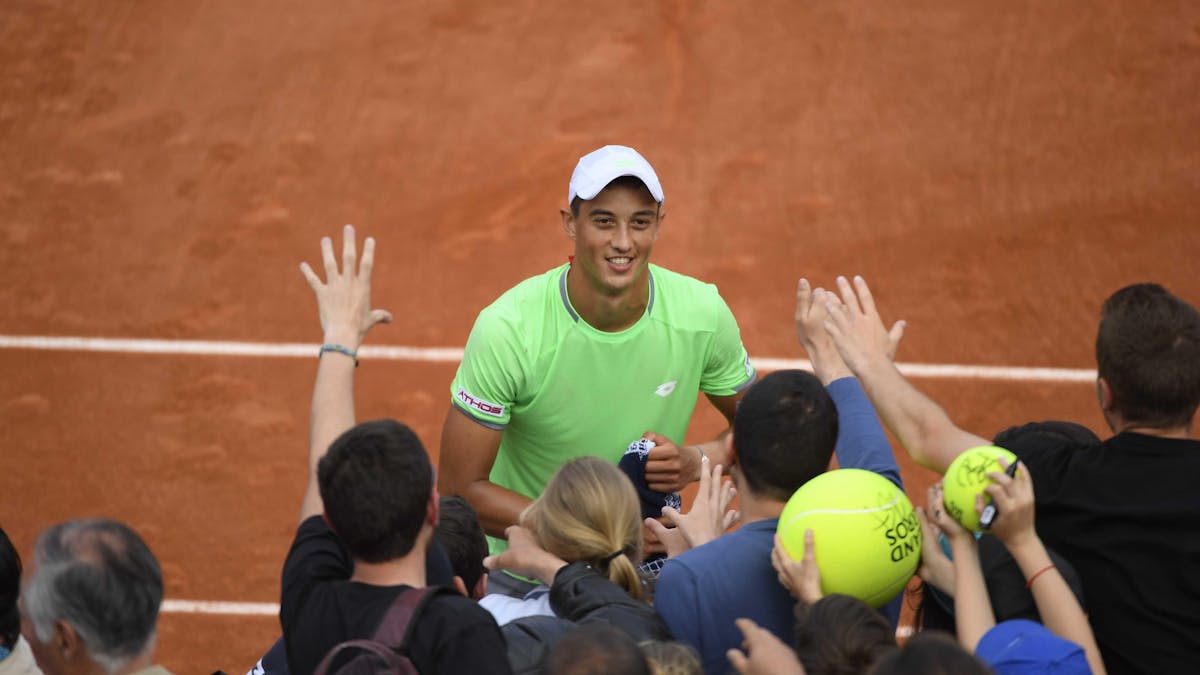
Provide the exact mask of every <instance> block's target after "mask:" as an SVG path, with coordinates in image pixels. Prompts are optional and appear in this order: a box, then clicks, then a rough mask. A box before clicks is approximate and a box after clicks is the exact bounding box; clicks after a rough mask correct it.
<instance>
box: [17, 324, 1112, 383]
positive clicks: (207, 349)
mask: <svg viewBox="0 0 1200 675" xmlns="http://www.w3.org/2000/svg"><path fill="white" fill-rule="evenodd" d="M0 349H37V350H50V351H83V352H109V353H127V354H187V355H196V356H268V357H293V358H295V357H302V358H310V357H312V356H314V355H315V354H316V352H317V345H315V344H308V343H300V342H223V341H214V340H150V339H132V338H96V337H60V336H44V335H0ZM359 355H360V356H361V357H363V358H365V359H382V360H385V361H419V362H425V363H458V362H459V361H461V360H462V355H463V350H462V349H461V348H459V347H407V346H402V345H395V346H387V345H367V346H364V347H363V348H362V349H361V350H359ZM750 360H751V361H752V362H753V363H754V365H755V366H756V367H757V368H759V369H760V370H763V371H772V370H785V369H789V368H800V369H803V370H812V364H811V363H810V362H809V361H808V360H806V359H782V358H773V357H761V358H760V357H751V359H750ZM899 367H900V371H901V372H902V373H904V374H905V375H907V376H909V377H914V378H926V379H965V380H1009V381H1018V382H1094V381H1095V379H1096V371H1094V370H1088V369H1083V368H1023V367H1013V366H971V365H961V364H952V363H901V364H899Z"/></svg>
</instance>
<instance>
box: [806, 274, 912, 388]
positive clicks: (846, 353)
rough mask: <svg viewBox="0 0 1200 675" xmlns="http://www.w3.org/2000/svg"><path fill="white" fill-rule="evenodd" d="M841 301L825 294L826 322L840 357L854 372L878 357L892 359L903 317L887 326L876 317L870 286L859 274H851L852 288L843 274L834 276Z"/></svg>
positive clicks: (901, 335) (900, 332)
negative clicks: (827, 314) (852, 276)
mask: <svg viewBox="0 0 1200 675" xmlns="http://www.w3.org/2000/svg"><path fill="white" fill-rule="evenodd" d="M837 285H838V292H839V293H840V294H841V302H840V303H839V302H837V301H836V299H835V298H833V297H832V294H829V295H828V296H827V297H826V298H825V307H826V310H827V311H828V313H829V318H828V319H827V320H826V322H825V330H826V331H828V333H829V335H830V337H832V338H833V342H834V344H835V345H837V350H838V353H839V354H841V355H842V360H843V361H845V362H846V365H847V366H849V367H850V369H851V370H853V371H854V372H855V373H858V372H860V371H861V370H863V369H865V368H867V367H868V366H869V365H870V364H872V363H874V362H876V361H878V360H880V359H887V360H889V361H890V360H892V359H894V358H895V356H896V350H897V348H898V347H899V345H900V339H901V338H902V337H903V336H904V326H905V323H904V322H903V321H897V322H896V323H894V324H892V327H891V329H890V330H889V329H888V328H886V327H885V326H884V324H883V319H881V318H880V317H879V310H878V309H876V307H875V299H874V297H873V296H872V295H871V289H870V287H868V286H867V282H866V280H864V279H863V278H862V277H859V276H856V277H854V286H853V288H852V287H851V285H850V282H849V281H847V280H846V277H838V278H837Z"/></svg>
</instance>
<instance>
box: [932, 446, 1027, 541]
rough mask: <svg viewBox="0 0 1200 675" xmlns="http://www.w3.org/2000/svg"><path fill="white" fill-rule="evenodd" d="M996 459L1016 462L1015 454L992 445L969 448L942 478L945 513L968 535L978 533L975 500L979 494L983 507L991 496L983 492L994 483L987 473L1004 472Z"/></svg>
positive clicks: (952, 463) (957, 458)
mask: <svg viewBox="0 0 1200 675" xmlns="http://www.w3.org/2000/svg"><path fill="white" fill-rule="evenodd" d="M1000 457H1003V458H1004V459H1006V460H1008V462H1009V463H1010V464H1011V463H1013V462H1016V461H1017V456H1016V455H1014V454H1012V453H1011V452H1009V451H1008V450H1005V449H1004V448H999V447H996V446H994V445H981V446H979V447H976V448H971V449H970V450H966V451H964V452H963V453H962V454H961V455H959V456H958V457H955V458H954V461H953V462H951V463H950V468H948V469H946V475H945V477H944V478H943V479H942V493H943V497H942V499H943V501H944V502H945V503H946V513H949V514H950V517H951V518H954V519H955V520H957V521H958V522H959V524H960V525H962V526H963V527H965V528H966V529H968V530H971V531H972V532H979V531H980V530H981V528H980V526H979V512H978V511H976V510H975V497H976V496H977V495H983V503H984V504H987V503H989V502H990V501H991V497H990V496H989V495H988V494H987V493H986V492H984V491H983V489H984V488H986V487H987V486H989V485H991V484H992V483H993V482H994V481H992V479H991V478H988V476H987V474H988V473H993V472H994V473H1004V466H1002V465H1001V464H1000V462H999V461H998V459H999V458H1000Z"/></svg>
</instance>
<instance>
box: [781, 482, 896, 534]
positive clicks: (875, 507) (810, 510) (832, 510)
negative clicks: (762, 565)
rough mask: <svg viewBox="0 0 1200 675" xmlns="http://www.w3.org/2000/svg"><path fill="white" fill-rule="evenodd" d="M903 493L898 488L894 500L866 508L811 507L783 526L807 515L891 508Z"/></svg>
mask: <svg viewBox="0 0 1200 675" xmlns="http://www.w3.org/2000/svg"><path fill="white" fill-rule="evenodd" d="M901 494H902V493H901V492H900V490H899V489H897V490H896V494H895V495H892V501H890V502H888V503H886V504H880V505H878V506H870V507H865V508H861V509H809V510H808V511H801V512H800V513H797V514H794V515H792V517H791V518H788V519H787V522H786V523H784V525H783V526H784V527H790V526H791V525H792V523H794V522H796V521H797V520H799V519H800V518H803V517H805V516H811V515H824V514H836V515H846V514H851V513H874V512H875V511H880V510H883V509H890V508H892V507H893V506H895V505H896V504H897V503H898V502H899V501H900V496H901Z"/></svg>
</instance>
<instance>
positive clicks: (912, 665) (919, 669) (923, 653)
mask: <svg viewBox="0 0 1200 675" xmlns="http://www.w3.org/2000/svg"><path fill="white" fill-rule="evenodd" d="M868 672H869V673H870V675H992V671H990V670H988V667H987V666H985V665H983V662H981V661H980V660H979V659H977V658H975V657H974V656H972V655H971V654H970V652H968V651H967V650H965V649H963V648H962V647H961V646H959V644H958V642H957V641H956V640H955V639H954V637H953V636H952V635H951V634H950V633H943V632H941V631H925V632H922V633H917V634H916V636H914V637H913V638H912V639H911V640H909V641H908V642H907V643H906V644H905V645H904V648H903V649H897V650H895V651H893V652H891V653H890V654H885V655H884V656H883V657H882V658H880V659H879V661H877V662H876V663H875V666H874V667H873V668H871V670H870V671H868Z"/></svg>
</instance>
